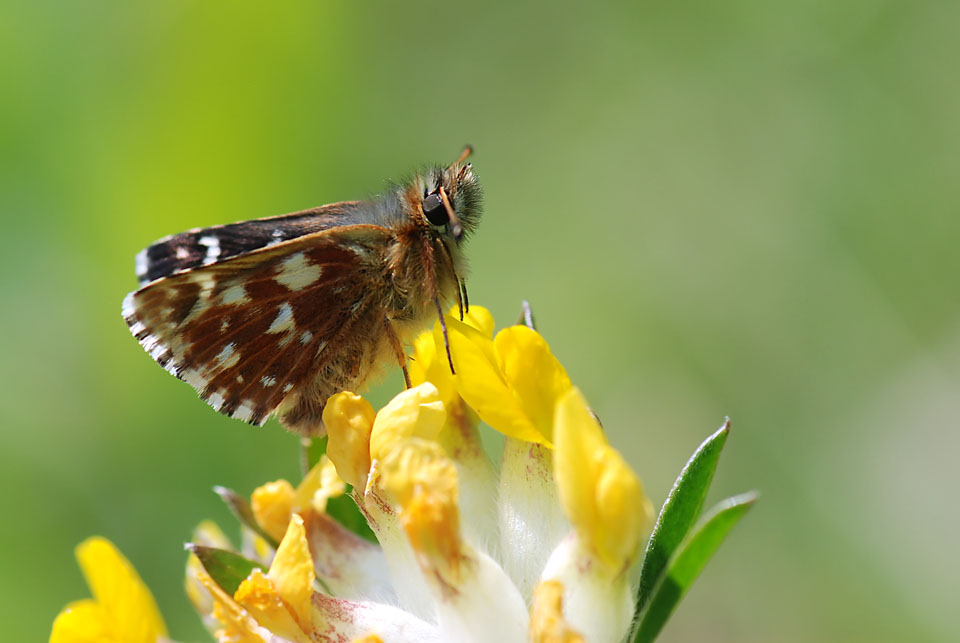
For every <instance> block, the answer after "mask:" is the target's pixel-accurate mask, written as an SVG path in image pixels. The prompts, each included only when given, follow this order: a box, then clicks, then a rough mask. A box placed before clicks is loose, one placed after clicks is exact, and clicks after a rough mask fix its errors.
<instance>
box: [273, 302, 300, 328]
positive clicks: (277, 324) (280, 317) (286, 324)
mask: <svg viewBox="0 0 960 643" xmlns="http://www.w3.org/2000/svg"><path fill="white" fill-rule="evenodd" d="M295 327H296V323H295V322H294V321H293V306H291V305H290V304H289V303H287V302H283V303H282V304H280V312H278V313H277V317H276V318H275V319H274V320H273V323H272V324H270V328H268V329H267V332H268V333H285V332H287V331H289V330H293V329H294V328H295Z"/></svg>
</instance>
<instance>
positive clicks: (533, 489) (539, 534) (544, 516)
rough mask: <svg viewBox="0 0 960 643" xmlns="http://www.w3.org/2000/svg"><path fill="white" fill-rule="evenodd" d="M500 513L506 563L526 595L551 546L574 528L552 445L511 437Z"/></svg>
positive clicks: (505, 455)
mask: <svg viewBox="0 0 960 643" xmlns="http://www.w3.org/2000/svg"><path fill="white" fill-rule="evenodd" d="M498 513H499V516H498V519H499V523H500V534H501V535H500V539H501V542H500V546H501V548H502V549H501V552H500V555H501V558H502V560H503V566H504V569H506V570H507V573H508V574H510V577H511V578H512V579H513V582H514V583H515V584H516V586H517V588H518V589H519V590H520V593H521V594H522V595H523V596H532V595H533V588H534V586H536V584H537V582H538V581H539V580H540V575H541V573H542V571H543V566H544V564H546V562H547V558H548V557H549V556H550V552H551V551H553V549H554V547H556V545H557V543H559V542H560V541H561V540H562V539H563V537H564V536H565V535H566V534H567V532H569V531H570V522H569V521H568V520H567V517H566V516H565V515H564V514H563V509H562V508H561V507H560V501H559V498H558V497H557V486H556V484H555V483H554V480H553V456H552V454H551V452H550V450H549V449H547V448H546V447H544V446H542V445H538V444H531V443H530V442H523V441H521V440H516V439H513V438H507V442H506V445H505V446H504V452H503V464H502V465H501V467H500V498H499V506H498Z"/></svg>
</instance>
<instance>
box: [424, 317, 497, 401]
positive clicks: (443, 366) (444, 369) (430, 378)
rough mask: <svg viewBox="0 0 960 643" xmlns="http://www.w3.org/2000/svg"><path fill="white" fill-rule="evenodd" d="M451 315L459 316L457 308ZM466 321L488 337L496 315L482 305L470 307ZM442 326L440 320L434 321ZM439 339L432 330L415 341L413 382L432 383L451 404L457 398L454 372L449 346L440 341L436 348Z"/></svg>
mask: <svg viewBox="0 0 960 643" xmlns="http://www.w3.org/2000/svg"><path fill="white" fill-rule="evenodd" d="M450 316H452V317H456V318H457V319H459V312H458V308H457V307H456V306H454V307H453V308H451V309H450ZM463 323H464V324H466V325H467V326H471V327H473V328H475V329H477V330H479V331H480V332H481V333H483V334H485V335H486V336H487V337H492V334H493V316H491V315H490V311H488V310H487V309H486V308H484V307H482V306H471V307H470V311H469V312H468V313H466V314H465V315H464V318H463ZM435 326H436V327H437V328H439V322H437V323H436V324H435ZM437 346H438V344H437V342H436V340H435V339H434V334H433V332H432V331H424V332H422V333H420V335H418V336H417V338H416V339H415V340H414V342H413V359H412V360H411V362H410V367H409V372H410V381H411V382H412V383H413V385H414V386H416V385H417V384H422V383H424V382H431V383H432V384H433V385H434V386H436V387H437V390H438V391H439V392H440V399H441V400H443V404H444V406H450V405H451V404H452V403H453V402H454V401H455V398H456V397H457V391H456V387H455V386H454V381H453V374H452V373H451V372H450V364H449V362H448V361H447V349H446V346H445V345H444V344H443V343H442V342H441V343H440V344H439V346H440V350H439V351H438V350H437Z"/></svg>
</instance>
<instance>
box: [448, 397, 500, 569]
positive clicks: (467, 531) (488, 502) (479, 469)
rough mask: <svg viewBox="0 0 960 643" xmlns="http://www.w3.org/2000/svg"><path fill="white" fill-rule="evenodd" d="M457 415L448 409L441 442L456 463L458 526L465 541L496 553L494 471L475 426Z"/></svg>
mask: <svg viewBox="0 0 960 643" xmlns="http://www.w3.org/2000/svg"><path fill="white" fill-rule="evenodd" d="M457 419H458V418H457V416H456V415H455V412H454V411H453V410H451V411H448V421H447V426H448V430H447V431H446V432H445V433H446V435H445V437H444V440H443V441H442V444H443V447H444V449H445V450H446V451H447V454H448V455H449V456H450V457H451V459H453V461H454V464H455V465H456V467H457V482H458V486H459V490H460V497H459V502H458V504H459V506H460V527H461V529H462V530H463V537H464V538H465V539H466V540H467V541H468V542H470V543H472V544H473V545H474V546H476V547H478V548H479V549H481V550H482V551H485V552H487V553H488V554H491V555H493V556H494V557H497V556H499V530H498V529H497V492H498V490H497V484H498V483H497V480H498V476H497V472H496V469H495V468H494V466H493V463H492V462H491V461H490V457H489V456H488V455H487V452H486V451H484V449H483V444H482V443H481V441H480V434H479V432H478V431H477V428H476V427H475V426H472V425H471V424H470V422H469V421H465V422H463V423H459V422H457Z"/></svg>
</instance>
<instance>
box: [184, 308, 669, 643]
mask: <svg viewBox="0 0 960 643" xmlns="http://www.w3.org/2000/svg"><path fill="white" fill-rule="evenodd" d="M445 322H446V325H447V328H448V335H449V338H450V346H451V352H452V357H453V362H454V366H455V371H456V374H453V373H452V372H451V369H450V367H449V364H448V363H447V359H446V354H445V350H444V348H443V344H442V336H441V334H440V330H439V327H437V328H435V329H434V331H433V332H427V333H424V334H422V335H421V336H420V337H418V338H417V340H416V342H415V344H414V355H413V361H412V363H411V369H410V371H411V379H412V380H413V383H414V386H413V387H412V388H410V389H408V390H406V391H403V392H401V393H400V394H399V395H397V396H396V397H394V398H393V400H391V401H390V402H389V403H388V404H387V405H386V406H384V407H383V408H382V409H380V411H379V412H375V411H374V409H373V408H372V407H371V406H370V404H369V403H368V402H366V401H365V400H364V399H363V398H361V397H360V396H358V395H356V394H354V393H351V392H343V393H340V394H338V395H335V396H333V397H332V398H330V400H329V401H328V403H327V406H326V409H325V411H324V423H325V424H326V426H327V431H328V435H329V442H328V445H327V455H328V456H329V458H330V462H331V463H332V464H331V465H329V466H332V467H336V471H337V473H338V474H339V475H338V476H337V479H338V480H340V479H342V481H343V482H345V483H346V484H349V485H350V486H351V487H352V492H351V498H352V499H353V500H354V502H355V503H356V505H357V507H358V508H359V509H360V511H361V512H362V514H363V515H364V516H365V518H366V519H367V522H368V524H369V526H370V528H371V529H372V530H373V532H374V534H375V535H376V537H377V540H378V543H379V545H375V544H372V543H370V542H368V541H366V540H363V539H362V538H360V537H358V536H356V535H354V534H352V533H351V532H349V531H348V530H346V529H344V528H343V527H341V526H340V525H339V524H338V523H337V522H336V521H335V520H333V519H332V518H331V517H330V516H328V515H326V513H325V511H324V506H323V505H322V503H321V504H317V503H313V504H311V505H310V506H309V507H306V508H304V502H303V500H302V496H303V495H304V494H303V493H301V491H300V490H301V488H303V486H304V485H305V484H307V483H306V481H305V482H304V483H301V485H300V488H298V489H294V488H293V486H292V485H290V484H289V483H283V482H277V483H269V484H268V485H265V486H264V487H261V488H260V489H259V490H258V491H257V492H255V493H254V497H253V510H254V514H255V515H256V520H257V522H258V523H259V524H260V526H261V527H262V529H263V530H265V531H266V532H267V533H269V534H271V535H272V536H273V537H274V538H275V539H276V540H277V541H279V546H278V548H277V549H276V551H275V553H272V556H271V555H268V557H267V558H268V559H269V566H268V571H263V568H254V569H252V570H251V571H250V572H249V574H247V575H246V576H245V577H244V578H243V579H242V581H241V582H239V584H238V585H237V587H235V588H232V587H231V588H229V589H230V590H231V591H229V592H228V591H224V589H223V588H222V587H221V588H220V589H219V590H215V591H209V592H208V593H209V598H210V600H209V601H208V602H207V604H206V605H207V608H206V609H207V616H208V617H210V616H211V615H212V617H213V619H214V620H216V621H218V623H219V624H218V625H217V627H218V628H219V629H216V631H218V632H220V633H221V634H219V636H220V640H221V641H227V640H233V639H230V638H229V637H228V635H227V634H225V633H224V632H230V635H229V636H234V637H236V636H237V634H236V632H237V630H238V628H240V629H242V628H243V627H247V628H248V629H249V631H250V635H251V636H255V635H258V634H257V632H261V633H262V631H263V630H266V631H268V632H270V633H272V635H274V636H276V637H280V638H281V639H282V640H287V641H298V642H299V641H327V640H340V639H343V640H377V638H372V637H379V639H382V640H384V641H388V640H389V641H465V642H469V641H490V640H499V641H504V642H508V641H518V642H519V641H527V640H534V641H571V642H574V641H616V640H619V639H620V638H622V637H623V636H624V634H625V633H626V630H627V627H628V626H629V622H630V618H631V617H632V615H633V613H632V603H631V595H632V592H631V589H630V586H629V578H628V573H627V572H628V571H629V569H630V567H631V565H632V564H633V563H634V562H635V561H636V552H637V549H638V547H639V544H640V541H641V539H642V537H643V536H644V535H645V533H646V531H647V529H648V527H649V524H650V516H651V512H650V503H649V501H647V499H646V497H645V496H644V494H643V490H642V486H641V485H640V482H639V480H638V479H637V477H636V476H635V475H634V474H633V472H632V471H631V470H630V468H629V466H628V465H626V463H625V462H624V461H623V459H622V458H621V457H620V456H619V454H618V453H617V452H616V451H615V450H613V449H612V447H610V445H609V444H608V443H607V441H606V439H605V438H604V436H603V432H602V430H601V429H600V427H599V425H598V424H597V423H596V420H595V419H594V418H593V416H592V414H591V412H590V411H589V409H588V408H587V407H586V402H585V401H584V399H583V396H582V395H581V394H580V392H579V391H578V390H577V389H575V388H574V387H573V385H572V383H571V382H570V378H569V377H568V376H567V373H566V371H565V370H564V369H563V367H562V366H561V365H560V363H559V361H557V359H556V358H555V357H554V356H553V354H552V353H551V351H550V349H549V347H548V346H547V343H546V342H545V341H544V340H543V338H542V337H541V336H540V335H539V334H538V333H536V332H535V331H534V330H532V329H530V328H526V327H520V326H514V327H509V328H506V329H504V330H501V331H500V332H499V333H497V334H496V336H493V320H492V318H491V316H490V314H489V313H488V312H487V311H486V310H485V309H483V308H479V307H476V306H474V307H472V308H471V310H470V313H469V315H468V316H467V317H466V318H465V319H464V321H460V320H459V319H456V318H454V317H453V316H447V317H446V319H445ZM480 420H483V421H484V422H486V423H487V424H489V425H490V426H492V427H493V428H495V429H497V430H498V431H500V432H502V433H503V434H504V435H506V436H507V440H506V446H505V449H504V454H503V457H502V461H501V463H500V466H499V469H498V468H497V467H496V466H494V464H493V463H492V462H491V460H490V458H489V457H488V456H487V455H486V453H485V452H484V451H483V449H482V448H481V446H480V440H479V437H478V425H479V421H480ZM314 471H316V469H315V470H314ZM307 478H308V479H310V478H313V479H317V478H318V475H317V474H315V473H314V472H313V471H312V472H311V474H310V475H308V476H307ZM313 486H316V485H315V484H314V485H313ZM321 487H322V485H321ZM297 498H300V500H297ZM281 527H282V528H283V533H282V534H281V533H280V532H281ZM200 578H201V581H202V582H201V583H200V586H201V587H205V588H207V589H209V587H210V580H209V578H210V577H209V575H207V577H206V578H203V577H200ZM318 588H322V591H321V590H320V589H318ZM211 604H212V605H213V606H214V609H210V605H211ZM531 606H532V608H531ZM624 606H626V609H624ZM256 628H261V629H256ZM334 634H335V635H336V636H334ZM337 637H339V638H337ZM365 637H366V638H365Z"/></svg>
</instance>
